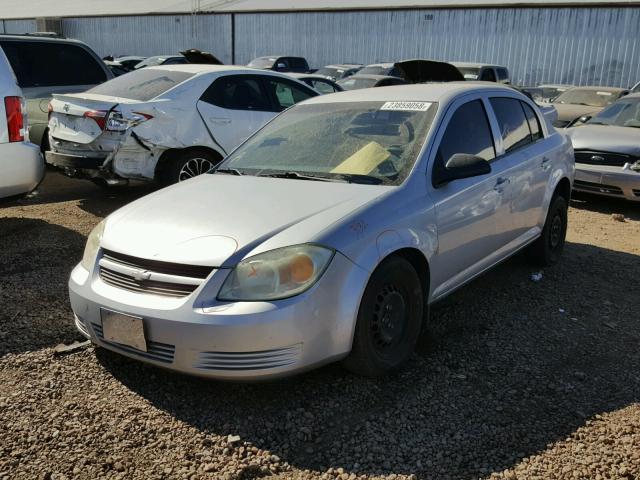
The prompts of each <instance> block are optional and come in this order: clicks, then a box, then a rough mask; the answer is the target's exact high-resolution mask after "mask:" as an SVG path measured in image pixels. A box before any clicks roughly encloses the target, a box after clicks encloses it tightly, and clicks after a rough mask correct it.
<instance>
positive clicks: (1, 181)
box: [0, 49, 44, 198]
mask: <svg viewBox="0 0 640 480" xmlns="http://www.w3.org/2000/svg"><path fill="white" fill-rule="evenodd" d="M0 99H1V100H0V198H4V197H11V196H14V195H21V194H24V193H29V192H30V191H32V190H33V189H34V188H35V187H36V186H37V185H38V183H39V182H40V180H41V179H42V176H43V174H44V162H43V160H42V155H41V154H40V149H39V148H38V146H36V145H34V144H32V143H29V142H27V141H25V138H26V137H27V117H26V107H25V101H24V97H23V96H22V91H21V90H20V87H18V84H17V82H16V77H15V75H14V74H13V70H11V67H10V66H9V62H8V61H7V57H6V56H5V54H4V52H3V51H2V49H0Z"/></svg>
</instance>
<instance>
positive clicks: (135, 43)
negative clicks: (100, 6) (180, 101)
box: [62, 15, 231, 63]
mask: <svg viewBox="0 0 640 480" xmlns="http://www.w3.org/2000/svg"><path fill="white" fill-rule="evenodd" d="M62 29H63V32H64V34H65V36H67V37H72V38H78V39H80V40H82V41H84V42H86V43H88V44H89V45H91V47H93V48H94V49H95V50H96V52H97V53H98V54H99V55H101V56H104V55H108V54H112V55H148V56H150V55H162V54H167V53H176V52H178V51H180V50H184V49H187V48H198V49H200V50H204V51H208V52H211V53H213V54H214V55H216V56H217V57H218V58H219V59H220V60H222V61H223V62H224V63H230V62H231V16H230V15H197V16H195V15H166V16H145V17H94V18H65V19H64V20H63V23H62Z"/></svg>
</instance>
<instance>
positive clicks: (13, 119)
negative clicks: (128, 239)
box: [4, 97, 25, 142]
mask: <svg viewBox="0 0 640 480" xmlns="http://www.w3.org/2000/svg"><path fill="white" fill-rule="evenodd" d="M22 103H23V102H22V97H4V109H5V112H6V114H7V129H8V131H9V141H10V142H22V141H24V136H25V118H24V117H25V115H24V111H23V105H22Z"/></svg>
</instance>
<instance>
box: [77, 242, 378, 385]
mask: <svg viewBox="0 0 640 480" xmlns="http://www.w3.org/2000/svg"><path fill="white" fill-rule="evenodd" d="M98 268H99V267H96V268H94V272H93V273H89V272H87V271H86V270H85V269H84V268H83V267H81V266H77V267H76V268H75V269H74V270H73V272H72V274H71V278H70V280H69V294H70V299H71V307H72V309H73V312H74V315H75V319H76V326H77V327H78V330H79V331H80V332H81V333H83V334H84V335H85V336H87V337H89V338H90V339H91V340H92V341H93V342H94V343H96V344H98V345H100V346H102V347H104V348H107V349H109V350H112V351H115V352H118V353H120V354H122V355H126V356H128V357H131V358H135V359H138V360H141V361H144V362H147V363H151V364H154V365H157V366H160V367H164V368H168V369H171V370H175V371H177V372H180V373H186V374H190V375H197V376H204V377H210V378H218V379H230V380H257V379H264V378H274V377H280V376H285V375H290V374H292V373H295V372H300V371H303V370H307V369H309V368H311V367H314V366H318V365H320V364H323V363H328V362H331V361H334V360H337V359H339V358H341V357H344V356H345V355H346V354H347V353H348V352H349V351H350V350H351V343H352V338H353V331H354V327H355V321H356V316H357V312H358V307H359V303H360V298H361V295H362V292H363V291H364V287H365V285H366V282H367V280H368V273H367V272H366V271H365V270H364V269H362V268H360V267H358V266H356V265H355V264H353V263H352V262H351V261H350V260H348V259H347V258H346V257H344V256H342V255H340V254H336V255H335V257H334V259H333V260H332V262H331V265H330V266H329V268H328V269H327V271H326V272H325V273H324V275H323V278H321V279H320V280H319V282H318V283H317V284H316V285H314V286H313V287H312V288H311V289H310V290H308V291H307V292H305V293H303V294H301V295H298V296H296V297H293V298H289V299H285V300H278V301H273V302H236V303H229V302H218V301H213V302H210V306H207V307H197V305H200V304H202V302H203V300H204V299H205V297H207V296H213V295H212V294H211V293H208V292H217V291H218V290H219V287H220V286H221V285H222V282H223V281H224V279H225V278H226V276H227V274H228V273H229V270H226V269H219V270H214V273H212V274H211V276H210V277H209V280H208V281H207V282H205V283H204V284H203V285H201V286H200V287H199V288H198V289H197V290H196V291H194V292H193V293H192V294H190V295H189V296H187V297H184V298H166V297H160V296H157V295H150V294H145V293H134V292H129V291H126V290H122V289H119V288H116V287H113V286H111V285H108V284H106V283H104V282H103V281H102V280H101V279H100V277H99V275H98V274H97V273H96V272H97V269H98ZM101 308H105V309H108V310H112V311H117V312H120V313H124V314H128V315H134V316H138V317H142V318H143V323H144V331H145V337H146V340H147V350H148V351H147V352H142V351H139V350H136V349H134V348H131V347H127V346H124V345H120V344H116V343H110V342H107V341H105V340H104V337H103V332H102V320H101Z"/></svg>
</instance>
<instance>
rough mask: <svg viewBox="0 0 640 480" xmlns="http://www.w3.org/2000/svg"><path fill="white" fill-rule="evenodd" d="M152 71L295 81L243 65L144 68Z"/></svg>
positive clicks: (285, 76)
mask: <svg viewBox="0 0 640 480" xmlns="http://www.w3.org/2000/svg"><path fill="white" fill-rule="evenodd" d="M147 69H153V70H163V71H171V72H184V73H192V74H194V75H198V74H204V73H224V72H230V73H246V74H257V75H272V76H275V77H280V78H291V79H292V80H296V79H295V78H293V77H292V76H291V75H289V73H288V72H287V73H281V72H276V71H273V70H263V69H261V68H252V67H246V66H243V65H212V64H206V63H179V64H175V65H154V66H153V67H145V70H147Z"/></svg>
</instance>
